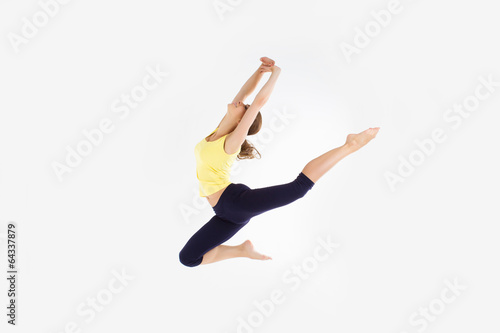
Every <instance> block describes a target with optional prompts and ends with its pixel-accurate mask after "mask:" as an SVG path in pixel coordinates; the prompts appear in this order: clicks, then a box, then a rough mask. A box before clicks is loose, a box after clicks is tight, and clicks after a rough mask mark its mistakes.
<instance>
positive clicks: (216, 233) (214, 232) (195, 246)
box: [179, 215, 246, 267]
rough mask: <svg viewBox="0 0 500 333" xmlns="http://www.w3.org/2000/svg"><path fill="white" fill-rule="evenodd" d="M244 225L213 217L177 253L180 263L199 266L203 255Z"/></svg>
mask: <svg viewBox="0 0 500 333" xmlns="http://www.w3.org/2000/svg"><path fill="white" fill-rule="evenodd" d="M245 225H246V223H240V224H235V223H232V222H229V221H226V220H224V219H222V218H220V217H219V216H217V215H214V216H213V217H212V218H211V219H210V220H209V221H208V222H207V223H205V225H204V226H203V227H201V228H200V229H199V230H198V231H197V232H196V233H195V234H194V235H193V236H191V238H190V239H189V240H188V241H187V243H186V245H184V248H183V249H182V250H181V251H180V253H179V260H180V262H181V263H182V264H183V265H185V266H188V267H195V266H198V265H200V264H201V262H202V261H203V256H204V254H205V253H207V252H208V251H210V250H211V249H213V248H215V247H216V246H218V245H220V244H222V243H224V242H225V241H227V240H228V239H230V238H231V237H233V235H234V234H236V233H237V232H238V231H239V230H240V229H241V228H243V227H244V226H245Z"/></svg>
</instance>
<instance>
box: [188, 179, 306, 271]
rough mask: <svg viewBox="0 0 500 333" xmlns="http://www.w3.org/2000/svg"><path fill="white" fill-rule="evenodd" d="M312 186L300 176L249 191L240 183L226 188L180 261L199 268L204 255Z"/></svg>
mask: <svg viewBox="0 0 500 333" xmlns="http://www.w3.org/2000/svg"><path fill="white" fill-rule="evenodd" d="M313 185H314V182H313V181H312V180H311V179H309V178H308V177H307V176H306V175H304V174H303V173H302V172H301V173H300V174H299V175H298V176H297V178H296V179H295V180H294V181H292V182H290V183H286V184H282V185H274V186H269V187H263V188H256V189H251V188H249V187H248V186H246V185H245V184H241V183H231V184H229V186H228V187H226V189H225V190H224V192H222V195H221V196H220V198H219V201H218V202H217V204H216V205H215V206H214V207H212V209H213V210H214V212H215V215H214V216H213V217H212V218H211V219H210V221H208V222H207V223H205V225H204V226H203V227H201V228H200V230H198V231H197V232H196V233H195V234H194V235H193V236H192V237H191V238H190V239H189V240H188V242H187V243H186V245H185V246H184V248H183V249H182V250H181V251H180V253H179V260H180V261H181V263H182V264H183V265H185V266H188V267H195V266H198V265H199V264H201V262H202V260H203V255H204V254H205V253H207V252H208V251H210V250H211V249H213V248H214V247H216V246H219V245H220V244H222V243H224V242H225V241H227V240H228V239H230V238H231V237H233V235H234V234H236V233H237V232H238V230H240V229H241V228H243V227H244V226H245V225H246V224H247V223H248V221H250V219H251V218H252V217H254V216H257V215H259V214H262V213H264V212H267V211H269V210H271V209H274V208H278V207H282V206H285V205H288V204H289V203H291V202H294V201H295V200H297V199H299V198H302V197H303V196H304V195H305V194H306V193H307V192H308V191H309V190H310V189H311V188H312V187H313Z"/></svg>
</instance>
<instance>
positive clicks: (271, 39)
mask: <svg viewBox="0 0 500 333" xmlns="http://www.w3.org/2000/svg"><path fill="white" fill-rule="evenodd" d="M222 3H226V1H222ZM388 3H389V1H361V0H358V1H347V0H342V1H335V2H331V1H326V0H324V1H290V0H288V1H284V0H283V1H256V0H254V1H244V0H243V1H240V2H238V1H233V2H232V5H229V6H231V8H232V10H231V11H226V12H224V13H222V14H220V13H218V12H217V10H216V9H215V8H214V3H213V2H212V1H210V0H207V1H163V2H162V1H147V0H143V1H106V2H102V1H78V0H73V1H71V2H69V3H68V4H64V5H60V8H59V11H58V12H57V14H56V15H54V17H52V18H50V20H49V22H48V24H47V25H45V26H43V27H41V28H39V31H38V33H36V35H35V36H34V37H32V38H30V39H29V40H28V42H27V43H24V44H22V45H20V46H19V52H16V51H15V49H14V47H13V45H12V43H11V42H10V41H9V36H12V35H10V34H11V33H13V34H18V35H21V31H22V28H23V25H24V24H25V21H23V17H26V18H28V19H29V20H32V17H33V15H35V13H37V12H39V11H40V10H41V7H40V4H39V3H38V2H37V1H35V0H32V1H11V0H10V1H3V2H2V3H1V4H0V22H1V24H0V29H1V35H2V42H1V44H0V55H1V60H2V61H1V62H0V73H1V74H0V85H1V92H2V94H1V99H0V110H1V111H0V112H1V116H0V158H1V163H0V212H1V214H0V222H1V223H0V228H1V230H0V235H1V234H5V232H6V228H7V227H6V225H7V222H8V221H16V222H17V223H18V236H19V238H18V243H19V244H18V247H19V248H18V260H19V265H20V266H19V280H18V291H19V294H18V299H17V301H18V309H17V310H18V321H17V324H18V325H17V326H16V327H15V328H12V327H11V325H7V323H6V311H7V310H6V309H5V306H6V304H7V296H6V293H7V284H6V279H5V278H2V279H1V281H2V282H1V283H0V288H1V291H0V304H2V306H1V308H2V309H3V310H1V312H2V313H1V316H0V318H2V319H1V323H0V327H1V331H2V332H4V331H5V332H11V331H12V332H14V331H18V332H35V331H36V332H44V333H56V332H138V331H141V332H142V331H148V332H207V333H209V332H210V333H211V332H245V333H248V332H304V331H306V330H307V331H314V332H394V333H399V332H408V333H413V332H420V331H426V332H471V331H490V332H493V331H498V329H499V328H500V324H499V323H498V320H497V318H498V312H499V311H500V303H499V302H498V298H499V296H500V287H499V284H498V281H499V280H500V270H499V268H498V253H499V250H500V245H499V244H500V243H499V242H498V230H499V228H498V223H499V213H498V209H497V206H498V187H499V185H500V182H499V177H498V173H497V172H498V169H499V167H500V164H499V159H498V155H497V154H498V147H497V143H498V123H499V121H500V117H499V115H498V107H499V105H500V96H499V95H500V87H497V88H496V91H495V92H494V93H492V94H491V96H489V98H488V99H486V100H485V101H481V102H480V105H479V107H478V108H477V109H476V110H475V111H474V112H472V113H471V114H470V116H469V117H468V118H466V119H464V120H463V122H462V123H461V125H460V126H459V128H456V129H453V128H452V126H451V123H449V122H446V121H445V120H444V118H443V116H444V114H445V113H446V111H447V110H448V109H449V108H450V107H452V106H453V104H455V103H462V102H463V101H464V100H465V99H466V98H467V97H468V96H472V95H473V94H474V92H475V89H476V87H477V86H478V85H479V80H478V78H479V77H480V76H483V77H485V78H486V77H488V76H490V75H492V77H493V79H494V80H495V81H496V82H499V81H500V68H499V63H498V59H500V46H499V44H498V34H497V32H498V31H499V28H500V21H499V20H498V5H497V4H496V3H495V2H493V1H488V0H476V1H451V0H440V1H429V0H420V1H406V0H401V4H400V6H401V8H402V9H401V11H400V12H399V13H398V14H394V15H393V16H392V19H391V21H390V23H389V24H388V25H387V26H386V27H384V28H382V29H381V31H380V33H379V34H378V35H376V36H374V37H373V38H371V42H370V43H369V45H368V46H367V47H364V48H361V49H360V51H359V53H358V54H354V55H353V56H352V61H351V62H348V61H347V59H346V57H345V55H344V54H343V53H342V51H341V48H340V45H341V43H343V42H345V43H349V44H351V45H354V38H355V35H356V27H358V28H360V29H364V27H365V25H366V24H368V23H369V22H371V21H373V20H374V19H373V17H372V16H371V15H370V12H371V11H373V10H375V11H380V10H382V9H384V8H387V6H388ZM261 56H268V57H270V58H272V59H274V60H275V61H276V64H277V65H278V66H280V67H281V68H282V72H281V75H280V77H279V80H278V83H277V84H276V87H275V90H274V92H273V95H272V97H271V98H270V100H269V102H268V103H267V105H266V106H265V108H263V110H262V115H263V117H264V126H268V127H269V126H270V121H271V119H273V117H274V118H276V114H277V113H281V114H283V113H288V114H291V115H293V119H292V118H290V119H289V121H288V123H287V124H285V123H284V122H283V123H280V122H279V121H278V122H277V123H279V124H280V126H281V125H283V124H285V125H283V126H282V127H280V128H281V129H280V130H279V131H274V133H273V136H272V138H271V139H270V140H267V141H266V142H267V143H266V144H265V145H264V144H259V143H258V142H257V140H254V139H253V138H252V137H250V138H249V139H250V141H252V142H254V143H255V144H256V146H257V149H259V151H260V152H261V154H262V159H260V160H251V161H242V162H237V163H236V164H235V167H234V168H235V170H236V168H237V169H238V172H235V173H234V175H233V176H232V181H233V182H241V183H244V184H247V185H248V186H250V187H252V188H255V187H264V186H270V185H275V184H281V183H285V182H289V181H291V180H293V179H295V177H296V176H297V174H298V173H299V172H300V171H301V169H302V167H303V166H304V165H305V164H306V163H307V162H308V161H309V160H311V159H312V158H314V157H316V156H318V155H320V154H322V153H324V152H326V151H328V150H329V149H332V148H334V147H337V146H339V145H341V144H343V142H344V140H345V136H346V135H347V134H349V133H355V132H359V131H362V130H364V129H365V128H368V127H375V126H380V127H381V130H380V133H379V135H378V137H377V138H376V139H375V140H374V141H373V142H371V143H370V144H369V145H368V146H366V147H365V148H363V149H362V150H360V151H359V152H357V153H356V154H354V155H352V156H349V157H348V158H347V159H345V160H344V161H342V162H341V163H339V164H338V165H337V166H336V167H334V169H332V171H330V172H329V173H328V174H327V175H325V176H324V177H323V178H322V179H321V180H320V181H319V182H318V183H317V184H316V185H315V187H314V189H313V190H312V191H311V192H309V193H308V194H307V196H306V197H304V198H303V199H301V200H299V201H297V202H295V203H293V204H291V205H289V206H286V207H282V208H280V209H277V210H274V211H270V212H268V213H266V214H263V215H261V216H258V217H255V218H254V219H253V220H252V221H251V223H249V224H248V225H247V226H246V227H245V228H243V229H242V230H241V231H240V232H239V233H238V234H236V235H235V236H234V237H233V238H232V239H231V240H230V241H228V243H227V244H230V245H236V244H239V243H241V242H242V241H244V240H245V239H251V240H252V241H253V243H254V244H255V246H256V248H257V249H258V250H260V251H261V252H264V253H266V254H268V255H271V256H272V257H273V260H272V261H266V262H261V261H252V260H249V259H243V258H239V259H232V260H227V261H223V262H219V263H215V264H213V265H206V266H200V267H196V268H188V267H185V266H183V265H182V264H181V263H180V262H179V260H178V253H179V251H180V249H181V248H182V247H183V246H184V244H185V242H186V241H187V240H188V239H189V237H190V236H191V235H192V234H193V233H194V232H196V230H198V228H200V227H201V226H202V225H203V224H204V223H205V222H207V221H208V220H209V219H210V218H211V217H212V216H213V211H212V209H211V208H210V206H209V205H208V204H207V203H206V202H204V201H203V200H202V199H201V198H198V197H197V192H196V191H197V186H198V185H197V182H196V174H195V159H194V154H193V150H194V146H195V144H196V143H197V142H198V141H200V140H201V139H202V138H203V137H204V136H206V135H208V134H209V133H210V132H211V131H212V130H213V129H215V127H216V126H217V124H218V123H219V122H220V120H221V119H222V117H223V116H224V113H225V111H226V105H227V103H230V102H231V100H232V98H233V97H234V96H235V95H236V93H237V92H238V90H239V89H240V87H241V86H242V85H243V83H244V82H245V81H246V80H247V78H248V77H249V76H250V75H251V74H252V73H253V72H254V71H255V70H256V69H257V67H258V66H259V58H260V57H261ZM148 66H149V67H151V68H155V67H157V66H159V68H161V69H162V71H164V72H168V73H169V75H168V77H166V78H165V79H164V80H163V82H162V83H161V84H160V85H159V86H158V87H157V88H156V89H154V90H153V91H151V92H150V93H149V94H148V96H147V98H146V99H145V100H144V101H143V102H141V103H140V105H139V106H138V107H137V108H135V109H133V110H131V112H130V114H129V115H128V117H127V118H126V119H120V118H119V117H118V115H117V114H116V113H113V111H112V104H113V102H114V101H116V100H117V99H119V98H120V96H121V94H124V93H130V91H131V89H133V88H134V87H136V86H137V85H139V84H141V82H142V79H143V77H144V76H145V75H147V71H146V68H147V67H148ZM268 77H269V74H266V75H265V76H264V78H263V80H262V81H261V83H260V84H259V87H258V88H257V89H259V88H260V87H261V86H262V85H263V84H264V82H265V80H267V78H268ZM257 91H258V90H256V92H257ZM256 92H255V93H256ZM255 93H254V94H253V95H252V96H251V98H250V99H249V100H247V101H246V102H247V103H251V101H252V98H253V96H255ZM104 118H109V119H112V120H113V122H114V125H115V128H114V131H113V132H112V133H109V134H106V135H105V136H104V139H103V141H102V143H101V144H100V145H98V146H96V147H94V149H93V151H92V152H91V153H90V154H89V155H88V156H86V157H84V158H83V160H82V162H81V164H80V165H78V166H77V167H75V168H73V171H72V172H71V173H66V174H64V176H63V181H59V180H58V178H57V176H56V174H55V172H54V170H53V167H52V164H53V163H54V162H55V161H57V162H61V163H64V159H65V158H66V153H67V151H66V146H71V147H73V148H74V147H75V146H76V145H77V144H78V143H79V142H81V141H82V140H84V138H85V137H84V136H83V134H82V131H83V130H85V129H87V130H90V129H94V128H96V127H97V126H98V124H99V122H100V121H101V120H102V119H104ZM435 128H442V129H443V130H444V131H445V133H446V135H447V140H446V141H445V142H443V143H440V144H437V145H436V147H435V149H434V151H433V153H432V154H430V155H429V156H425V160H424V161H423V163H422V164H421V165H419V166H417V167H416V168H415V170H414V171H413V173H412V174H411V175H409V176H408V177H405V178H404V179H405V181H404V182H403V183H398V184H397V185H396V186H395V191H391V188H390V186H389V184H388V182H387V180H386V178H385V176H384V175H385V174H386V173H387V172H393V173H395V174H396V173H397V170H398V167H399V164H400V160H399V157H400V156H402V157H404V158H406V159H408V157H409V156H410V154H411V153H413V152H415V151H416V150H417V149H418V147H417V145H416V144H415V142H414V140H424V139H426V138H430V137H431V133H432V131H433V130H434V129H435ZM415 154H417V153H415ZM327 236H329V237H331V239H332V241H335V242H337V243H338V244H340V246H339V247H338V249H335V251H334V253H332V254H331V255H330V256H329V257H328V259H327V260H325V261H323V262H320V263H318V265H317V267H315V269H314V270H313V272H311V273H310V274H309V275H308V277H307V278H303V279H301V280H300V281H301V284H300V286H299V288H297V289H296V290H292V286H293V284H292V283H289V282H286V280H284V278H283V276H284V275H286V274H288V273H289V270H291V269H292V268H293V266H294V265H301V264H302V263H303V261H304V260H309V261H308V262H311V260H312V259H311V258H312V256H313V254H314V250H315V248H316V247H317V246H318V244H319V243H318V241H317V238H318V237H320V238H323V239H326V238H327ZM0 243H1V244H0V246H1V249H2V250H1V252H0V253H1V258H0V260H1V261H0V262H1V263H2V264H1V267H2V271H3V272H5V271H6V253H5V248H6V245H5V238H0ZM308 258H309V259H308ZM122 270H124V271H125V272H126V273H127V274H128V275H130V276H133V277H134V279H133V280H131V281H129V282H128V285H127V286H125V287H124V289H123V290H122V291H121V292H120V293H116V294H114V295H113V298H112V299H111V300H110V301H109V304H106V305H105V306H104V307H103V309H102V310H101V311H100V312H96V313H95V317H94V318H92V320H89V321H88V322H87V321H86V320H87V319H89V316H82V315H79V314H78V313H77V309H78V307H79V306H82V304H83V305H84V306H85V304H86V302H87V301H88V299H89V298H95V297H96V296H97V295H101V297H103V295H105V294H106V292H105V291H103V290H105V289H106V288H107V287H108V284H109V283H110V282H112V281H113V271H117V272H121V271H122ZM4 274H6V273H1V276H4ZM455 279H457V281H458V283H459V284H460V285H463V286H466V289H465V290H464V291H462V292H461V293H460V294H459V296H457V297H456V298H455V300H454V301H453V302H451V303H450V304H446V305H445V308H444V309H440V308H439V304H441V305H442V304H444V303H442V302H441V301H439V298H440V297H441V293H442V290H444V289H446V282H445V281H446V280H449V281H451V282H453V281H454V280H455ZM275 290H281V291H282V292H283V294H284V302H282V304H278V305H275V306H274V309H273V311H272V313H270V314H269V313H268V314H269V315H268V316H265V315H262V314H259V310H258V309H257V307H256V305H255V303H254V302H259V303H266V300H268V299H270V295H271V293H272V292H273V291H275ZM108 295H109V294H108ZM450 295H452V294H451V293H448V296H450ZM440 302H441V303H440ZM430 304H433V306H435V307H436V308H435V309H438V310H440V311H441V310H442V311H441V312H442V313H440V314H438V315H436V316H435V318H434V319H433V320H432V321H430V320H429V321H428V326H426V327H425V329H424V330H422V328H423V324H419V325H416V324H411V322H410V317H411V316H412V315H414V313H416V311H419V309H420V308H428V307H429V306H430ZM4 305H5V306H4ZM87 308H88V307H87ZM252 316H253V318H254V319H253V320H254V322H253V323H254V326H253V327H250V329H248V327H247V328H246V329H243V328H241V329H240V330H239V331H238V325H239V324H238V320H239V319H238V318H243V319H244V320H245V321H246V322H247V323H248V318H249V317H252ZM259 316H260V317H259ZM259 318H260V319H262V320H261V322H258V319H259ZM417 318H423V317H417ZM70 322H75V323H76V325H77V328H76V329H74V330H65V327H66V325H68V323H70ZM419 329H420V330H419Z"/></svg>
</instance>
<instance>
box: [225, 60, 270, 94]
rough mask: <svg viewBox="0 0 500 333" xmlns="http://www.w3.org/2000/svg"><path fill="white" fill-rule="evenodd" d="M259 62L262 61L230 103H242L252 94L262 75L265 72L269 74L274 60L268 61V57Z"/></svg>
mask: <svg viewBox="0 0 500 333" xmlns="http://www.w3.org/2000/svg"><path fill="white" fill-rule="evenodd" d="M260 61H262V64H261V65H260V66H259V68H258V69H257V70H256V71H255V72H254V73H253V74H252V76H250V78H249V79H248V80H247V82H245V84H244V85H243V87H241V89H240V91H239V92H238V94H237V95H236V96H235V97H234V99H233V102H232V103H238V102H241V103H244V102H245V99H246V98H247V97H248V96H250V95H251V94H252V93H253V92H254V90H255V88H256V87H257V85H258V84H259V82H260V79H262V75H263V74H264V73H265V72H269V69H270V68H271V67H272V66H274V60H272V59H269V58H268V57H262V58H260Z"/></svg>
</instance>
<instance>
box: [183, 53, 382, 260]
mask: <svg viewBox="0 0 500 333" xmlns="http://www.w3.org/2000/svg"><path fill="white" fill-rule="evenodd" d="M260 60H261V61H262V64H261V65H260V67H259V69H257V70H256V71H255V73H254V74H253V75H252V76H251V77H250V79H248V81H247V82H246V83H245V84H244V85H243V87H242V88H241V90H240V91H239V93H238V94H237V95H236V97H235V98H234V99H233V102H232V103H231V104H228V106H227V112H226V115H225V116H224V118H222V121H221V122H220V123H219V126H217V128H216V129H215V130H214V131H212V133H210V135H208V136H207V137H205V138H204V139H203V140H201V141H200V142H198V144H197V145H196V146H195V149H194V152H195V157H196V176H197V178H198V180H199V195H200V196H201V197H206V198H207V200H208V203H209V204H210V206H212V209H213V210H214V212H215V215H214V216H213V217H212V218H211V219H210V220H209V221H208V222H207V223H206V224H205V225H204V226H203V227H201V228H200V230H198V231H197V232H196V233H195V234H194V235H193V236H192V237H191V238H190V239H189V240H188V242H187V243H186V245H185V246H184V248H183V249H182V250H181V251H180V253H179V259H180V262H181V263H182V264H183V265H185V266H188V267H195V266H198V265H200V264H201V265H204V264H210V263H214V262H217V261H221V260H225V259H230V258H237V257H246V258H251V259H258V260H268V259H271V257H269V256H266V255H264V254H261V253H259V252H257V251H256V250H255V249H254V247H253V244H252V243H251V242H250V241H249V240H246V241H245V242H243V243H242V244H240V245H237V246H228V245H221V244H222V243H224V242H226V241H227V240H228V239H230V238H231V237H232V236H233V235H234V234H236V233H237V232H238V231H239V230H240V229H241V228H243V227H244V226H245V225H246V224H247V223H248V222H249V221H250V219H251V218H252V217H254V216H256V215H259V214H262V213H264V212H267V211H269V210H271V209H275V208H277V207H282V206H285V205H288V204H289V203H291V202H294V201H295V200H297V199H299V198H302V197H303V196H304V195H305V194H306V193H307V192H308V191H309V190H310V189H312V187H313V186H314V184H315V183H316V182H317V181H318V180H319V179H320V178H321V177H322V176H323V175H324V174H325V173H326V172H327V171H329V170H330V169H331V168H332V167H333V166H334V165H335V164H337V162H339V161H340V160H342V159H343V158H344V157H346V156H347V155H349V154H351V153H353V152H355V151H356V150H358V149H359V148H361V147H363V146H364V145H366V144H367V143H368V142H369V141H370V140H372V139H373V138H374V137H375V136H376V135H377V133H378V131H379V127H375V128H369V129H367V130H365V131H363V132H361V133H358V134H349V135H348V136H347V140H346V142H345V144H344V145H343V146H340V147H338V148H335V149H332V150H330V151H328V152H326V153H324V154H323V155H321V156H319V157H317V158H315V159H313V160H312V161H310V162H309V163H307V164H306V165H305V167H304V168H303V169H302V171H301V172H300V173H299V175H298V176H297V178H296V179H295V180H293V181H291V182H289V183H286V184H281V185H275V186H269V187H264V188H256V189H251V188H249V187H248V186H246V185H245V184H241V183H232V182H231V181H230V180H229V176H230V171H231V166H232V164H233V162H234V160H235V159H236V158H238V159H239V160H241V159H247V158H255V157H256V155H260V154H259V152H258V151H257V149H255V147H254V146H253V145H252V144H250V143H249V142H248V141H247V140H246V137H247V135H254V134H257V133H258V132H259V130H260V128H261V126H262V115H261V114H260V110H261V109H262V107H263V106H264V105H265V104H266V102H267V101H268V99H269V97H270V96H271V93H272V91H273V89H274V86H275V84H276V81H277V80H278V77H279V75H280V72H281V69H280V68H279V67H278V66H276V65H275V63H274V61H273V60H271V59H269V58H267V57H262V58H261V59H260ZM265 72H271V76H270V77H269V80H268V81H267V82H266V84H265V85H264V86H263V87H262V89H261V90H260V91H259V93H258V94H257V95H256V96H255V99H254V101H253V103H252V104H250V105H248V104H243V103H244V101H245V99H246V98H247V97H248V96H249V95H250V94H251V93H252V92H253V91H254V90H255V88H256V86H257V84H258V82H259V81H260V79H261V78H262V76H263V74H264V73H265Z"/></svg>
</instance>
